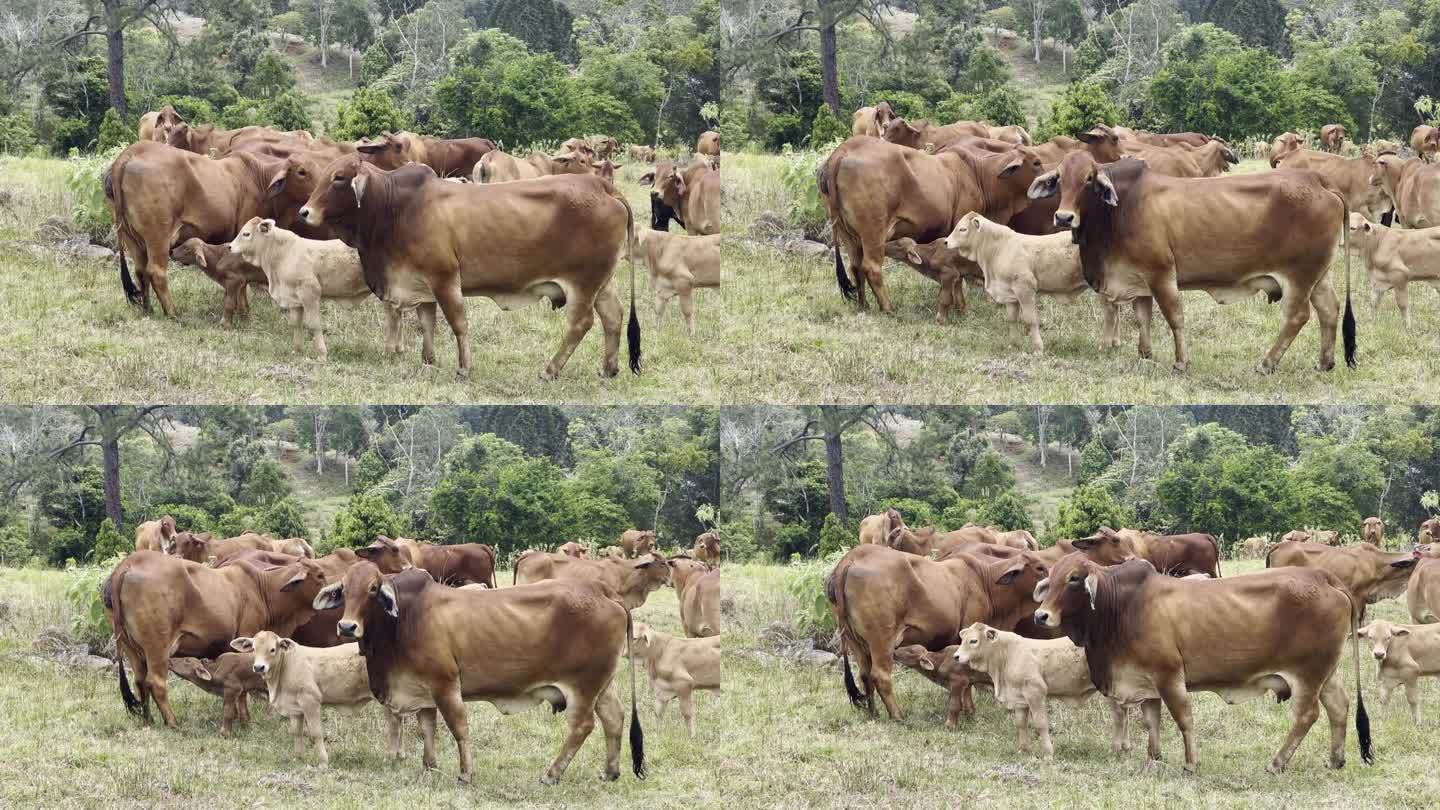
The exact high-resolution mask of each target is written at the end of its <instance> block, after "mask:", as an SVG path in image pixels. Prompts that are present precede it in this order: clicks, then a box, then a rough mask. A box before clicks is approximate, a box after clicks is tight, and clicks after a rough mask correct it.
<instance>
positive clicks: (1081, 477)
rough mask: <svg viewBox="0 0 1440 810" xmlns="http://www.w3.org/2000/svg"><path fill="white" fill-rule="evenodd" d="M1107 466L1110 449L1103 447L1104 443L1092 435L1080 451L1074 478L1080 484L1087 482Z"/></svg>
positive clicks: (1108, 464) (1097, 475) (1096, 476)
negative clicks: (1078, 463)
mask: <svg viewBox="0 0 1440 810" xmlns="http://www.w3.org/2000/svg"><path fill="white" fill-rule="evenodd" d="M1109 466H1110V451H1109V450H1106V449H1105V443H1104V442H1102V441H1100V437H1098V436H1095V437H1092V438H1091V439H1090V441H1088V442H1086V443H1085V448H1084V449H1083V450H1081V451H1080V466H1079V467H1078V468H1077V469H1076V470H1075V478H1076V480H1078V481H1079V482H1080V483H1081V484H1088V483H1090V482H1091V481H1094V480H1095V479H1096V478H1098V477H1099V476H1100V474H1101V473H1103V472H1105V468H1106V467H1109Z"/></svg>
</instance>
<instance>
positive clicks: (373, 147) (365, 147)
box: [355, 143, 385, 155]
mask: <svg viewBox="0 0 1440 810" xmlns="http://www.w3.org/2000/svg"><path fill="white" fill-rule="evenodd" d="M384 148H385V144H383V143H362V144H360V145H358V146H356V147H355V151H357V152H364V153H365V154H367V155H373V154H375V153H376V152H379V151H380V150H381V149H384Z"/></svg>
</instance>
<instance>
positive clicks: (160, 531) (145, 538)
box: [135, 515, 175, 554]
mask: <svg viewBox="0 0 1440 810" xmlns="http://www.w3.org/2000/svg"><path fill="white" fill-rule="evenodd" d="M174 536H175V518H173V517H171V516H170V515H166V516H164V517H162V518H160V519H159V520H147V521H145V522H144V523H141V524H140V525H139V526H136V527H135V550H136V551H158V552H161V553H162V554H169V553H170V545H171V542H172V540H171V538H173V537H174Z"/></svg>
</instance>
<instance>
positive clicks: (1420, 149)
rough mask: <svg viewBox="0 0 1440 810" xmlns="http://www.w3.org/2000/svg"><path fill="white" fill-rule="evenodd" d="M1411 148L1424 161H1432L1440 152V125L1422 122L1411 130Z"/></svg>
mask: <svg viewBox="0 0 1440 810" xmlns="http://www.w3.org/2000/svg"><path fill="white" fill-rule="evenodd" d="M1410 148H1411V149H1414V150H1415V154H1416V155H1417V156H1418V157H1419V158H1420V159H1421V160H1423V161H1424V162H1426V163H1432V162H1434V160H1435V155H1436V154H1440V127H1431V126H1426V125H1425V124H1421V125H1420V126H1418V127H1415V128H1414V129H1413V130H1411V131H1410Z"/></svg>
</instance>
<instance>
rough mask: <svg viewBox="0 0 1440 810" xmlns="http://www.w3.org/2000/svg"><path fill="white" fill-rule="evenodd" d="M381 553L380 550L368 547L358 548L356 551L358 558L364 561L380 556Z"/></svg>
mask: <svg viewBox="0 0 1440 810" xmlns="http://www.w3.org/2000/svg"><path fill="white" fill-rule="evenodd" d="M379 553H380V549H378V548H375V547H374V546H366V547H365V548H357V549H355V556H356V557H360V558H363V559H366V560H368V559H370V558H372V557H374V556H375V555H376V554H379Z"/></svg>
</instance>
